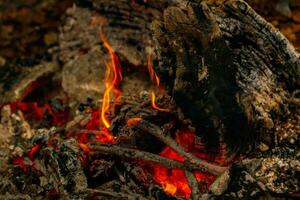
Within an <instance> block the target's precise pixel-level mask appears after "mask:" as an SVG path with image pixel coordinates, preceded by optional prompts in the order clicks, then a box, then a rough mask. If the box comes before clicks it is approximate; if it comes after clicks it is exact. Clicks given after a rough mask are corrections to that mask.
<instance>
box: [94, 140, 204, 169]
mask: <svg viewBox="0 0 300 200" xmlns="http://www.w3.org/2000/svg"><path fill="white" fill-rule="evenodd" d="M90 147H91V149H92V150H93V151H95V152H93V153H96V154H97V153H100V154H106V155H114V156H119V157H123V158H127V159H134V160H143V161H148V162H151V163H156V164H159V165H162V166H165V167H167V168H170V169H173V168H178V169H183V170H189V171H194V170H201V168H200V167H199V166H197V165H194V164H192V163H188V162H184V163H182V162H179V161H177V160H172V159H169V158H165V157H162V156H159V155H156V154H153V153H149V152H145V151H140V150H136V149H129V148H124V147H119V146H116V145H91V146H90Z"/></svg>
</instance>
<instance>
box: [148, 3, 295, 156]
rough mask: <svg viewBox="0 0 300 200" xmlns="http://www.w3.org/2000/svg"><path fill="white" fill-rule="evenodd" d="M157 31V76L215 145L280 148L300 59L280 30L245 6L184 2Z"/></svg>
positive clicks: (167, 12) (166, 13) (168, 11)
mask: <svg viewBox="0 0 300 200" xmlns="http://www.w3.org/2000/svg"><path fill="white" fill-rule="evenodd" d="M152 29H153V33H154V38H155V41H156V50H157V51H156V54H157V57H158V60H157V63H156V68H155V70H156V72H157V73H158V74H159V76H160V77H161V79H162V82H164V84H165V85H166V86H167V89H168V91H169V93H170V94H171V95H172V96H173V98H174V100H175V101H176V103H177V104H178V105H179V107H180V108H181V109H182V111H183V113H185V114H186V115H187V116H188V117H190V118H191V120H192V121H193V123H194V125H195V126H196V128H197V133H198V134H200V135H202V136H203V137H204V138H206V140H207V142H208V144H210V146H218V143H219V142H220V141H225V143H226V144H227V145H228V146H229V147H230V149H231V150H238V149H247V148H248V147H249V146H250V145H251V144H253V143H254V141H255V139H256V138H257V136H258V137H259V138H261V139H262V140H263V141H264V142H265V143H267V144H272V143H273V142H274V133H275V134H276V128H278V127H276V126H275V125H274V124H275V123H274V121H276V120H278V119H281V117H282V116H284V115H285V116H286V115H287V114H289V113H290V112H295V110H293V109H292V110H291V109H290V107H289V105H290V104H289V99H290V98H291V96H292V94H293V92H294V91H296V90H297V89H299V84H300V82H299V81H300V78H299V76H300V59H299V54H298V53H297V52H296V51H295V50H294V48H293V47H292V45H291V44H290V43H289V42H288V41H287V39H285V37H284V36H283V35H282V34H281V33H279V31H277V30H276V29H275V28H274V27H272V26H271V25H270V24H269V23H267V22H266V21H265V20H264V19H262V18H261V17H260V16H259V15H258V14H256V13H255V11H254V10H252V8H251V7H250V6H249V5H248V4H247V3H245V2H244V1H240V0H228V1H189V2H182V3H179V4H178V5H177V6H170V7H169V8H167V9H166V10H164V14H163V17H162V18H161V19H160V20H156V21H154V23H153V25H152ZM296 123H298V122H296ZM279 126H280V125H279Z"/></svg>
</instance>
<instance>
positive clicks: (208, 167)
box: [132, 120, 228, 175]
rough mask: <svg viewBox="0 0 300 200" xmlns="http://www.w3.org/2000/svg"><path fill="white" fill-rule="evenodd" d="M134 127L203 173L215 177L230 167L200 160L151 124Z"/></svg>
mask: <svg viewBox="0 0 300 200" xmlns="http://www.w3.org/2000/svg"><path fill="white" fill-rule="evenodd" d="M132 127H133V128H136V129H139V130H141V131H144V132H146V133H149V134H151V135H153V136H154V137H156V138H157V139H159V140H160V141H162V142H163V143H165V144H166V145H167V146H170V147H171V148H172V149H173V150H174V151H176V152H177V153H179V154H180V155H182V156H183V157H184V158H186V159H187V160H188V161H190V163H192V164H194V165H197V166H199V168H200V169H201V171H202V172H206V171H207V172H209V173H211V174H214V175H220V174H222V173H223V172H225V171H226V170H227V169H228V167H221V166H218V165H214V164H211V163H208V162H205V161H203V160H201V159H200V158H198V157H196V156H194V155H193V154H191V153H189V152H187V151H185V149H184V148H183V147H182V146H180V145H179V144H178V143H177V142H176V141H175V140H174V139H173V138H172V137H171V136H169V135H166V134H164V132H163V130H162V129H161V128H160V127H158V126H156V125H154V124H152V123H150V122H147V121H145V120H141V121H140V122H139V123H136V124H134V125H133V126H132Z"/></svg>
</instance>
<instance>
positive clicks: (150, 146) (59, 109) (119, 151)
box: [0, 7, 300, 200]
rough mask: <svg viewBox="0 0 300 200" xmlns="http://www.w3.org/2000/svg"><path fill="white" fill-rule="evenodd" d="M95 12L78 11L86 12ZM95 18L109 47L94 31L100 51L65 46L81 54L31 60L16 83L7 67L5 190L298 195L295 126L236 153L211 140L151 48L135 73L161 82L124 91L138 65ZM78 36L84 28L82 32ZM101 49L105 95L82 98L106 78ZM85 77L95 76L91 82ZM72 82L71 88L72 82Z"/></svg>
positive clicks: (1, 155) (23, 195) (9, 194)
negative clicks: (163, 81)
mask: <svg viewBox="0 0 300 200" xmlns="http://www.w3.org/2000/svg"><path fill="white" fill-rule="evenodd" d="M72 10H73V11H74V12H75V10H76V8H75V7H74V8H72V9H71V11H72ZM77 12H78V11H77ZM80 12H81V11H80ZM81 13H83V14H85V12H81ZM71 14H72V13H71ZM90 17H91V16H90V15H88V17H82V18H81V17H80V16H79V17H78V16H77V18H78V20H84V19H86V18H88V19H90ZM94 20H96V21H93V23H94V25H93V26H95V25H96V26H99V27H100V29H99V34H98V37H99V36H100V37H99V38H100V39H101V40H102V44H104V45H103V49H101V50H98V47H99V46H98V45H99V44H98V43H97V42H96V40H94V39H92V40H91V41H92V42H94V43H96V44H94V43H93V45H92V47H93V48H91V49H93V51H92V50H91V51H88V50H86V49H85V48H79V49H80V50H79V51H80V52H81V51H88V53H86V54H85V55H84V56H82V57H85V56H86V55H88V56H91V58H90V57H89V58H88V59H87V58H86V57H85V58H84V59H83V58H76V56H77V53H78V52H76V54H71V53H70V52H69V54H67V55H68V56H71V55H73V56H74V57H75V58H74V60H72V59H73V58H72V59H71V61H70V62H69V63H68V64H66V65H65V66H64V69H63V70H62V71H60V69H59V67H58V66H56V64H53V63H50V64H49V63H48V64H41V65H37V66H33V67H32V68H30V69H28V70H27V69H26V70H25V72H23V75H24V74H26V76H22V73H19V72H18V71H16V72H14V71H12V72H11V75H7V76H8V77H10V78H11V79H10V81H11V82H12V83H10V82H9V83H8V82H5V77H6V73H4V76H3V77H4V79H2V77H0V78H1V79H0V91H4V92H3V93H4V95H3V97H0V104H1V118H0V119H1V122H0V199H32V198H33V199H42V198H46V199H155V200H156V199H158V200H159V199H162V200H164V199H193V200H194V199H195V200H198V199H255V198H258V197H269V194H270V193H271V194H272V195H274V196H276V195H278V197H280V196H281V195H284V196H289V197H297V195H299V194H298V193H295V192H297V191H299V182H298V179H299V171H300V169H299V157H300V155H299V149H298V147H297V145H294V143H295V142H298V141H299V140H298V139H297V135H296V134H294V133H293V134H292V133H291V134H290V135H291V136H292V137H295V139H294V141H293V144H292V143H290V140H288V139H290V138H289V136H287V138H285V139H283V140H280V141H282V142H279V143H278V144H276V146H277V148H273V149H269V147H268V146H266V145H265V144H261V145H259V146H258V147H259V148H260V151H253V152H251V153H249V154H247V155H232V154H228V153H227V151H226V150H227V149H226V145H225V144H223V143H222V141H220V143H221V145H220V146H221V147H220V148H219V149H212V148H211V147H210V148H208V147H207V146H205V145H204V144H203V142H202V140H201V138H199V137H198V136H197V135H196V134H195V133H194V128H193V124H192V123H191V121H190V120H189V119H187V118H186V117H185V116H184V115H183V114H182V112H181V111H180V109H179V108H178V107H177V105H176V104H175V103H174V102H173V100H172V97H170V96H168V95H167V94H166V93H165V92H164V91H163V88H162V87H161V85H160V80H159V77H158V76H157V74H156V73H155V72H154V71H153V68H152V61H151V55H149V56H148V60H147V61H148V63H147V64H144V66H140V65H141V64H140V63H138V64H136V65H135V66H133V65H134V64H131V66H130V67H128V68H133V69H135V70H136V71H138V70H137V68H139V67H140V68H143V69H144V70H139V71H138V75H137V76H139V77H142V78H140V79H142V80H143V77H148V79H149V80H146V79H145V80H143V81H141V80H139V81H141V82H143V83H144V82H146V83H148V82H149V83H151V81H152V82H153V84H152V85H151V86H148V87H147V90H141V84H139V83H141V82H138V81H137V80H138V79H133V80H130V83H131V84H132V85H137V86H136V88H139V89H140V90H139V91H135V89H136V88H134V87H132V88H131V89H129V90H128V92H127V93H125V92H124V93H122V92H123V90H122V89H126V87H125V84H124V82H121V81H123V79H126V75H127V76H128V75H131V74H133V72H132V71H134V70H132V69H131V71H130V70H128V69H127V68H122V64H124V63H125V62H123V63H122V62H121V61H120V60H119V58H118V56H117V53H116V52H114V49H113V48H112V47H111V46H110V44H109V43H108V41H107V40H106V38H105V36H104V35H103V33H102V29H101V28H102V25H103V21H102V20H100V24H99V21H98V18H95V19H94ZM87 21H88V20H87ZM71 22H72V23H71ZM74 23H75V21H74V20H70V24H73V25H74ZM73 25H72V26H73ZM86 26H88V27H89V28H90V29H93V31H94V29H95V27H93V26H90V25H86ZM78 27H81V26H77V28H78ZM64 28H65V31H68V30H70V29H72V28H71V27H69V28H68V27H64ZM81 28H83V29H84V28H85V27H84V26H83V27H81ZM72 30H76V29H75V28H74V29H72ZM89 31H91V32H92V33H93V36H94V35H96V34H94V32H95V33H96V31H94V32H93V31H92V30H89ZM83 33H84V34H87V32H83ZM73 36H76V38H77V34H74V35H73ZM95 37H96V36H95ZM80 38H81V39H82V38H83V39H88V38H89V37H80ZM84 44H85V45H87V46H88V45H89V44H88V42H84ZM76 45H78V43H76V42H75V46H76ZM94 45H95V46H94ZM94 47H95V48H94ZM103 52H104V53H105V54H103V55H102V54H101V53H103ZM81 53H82V52H81ZM123 54H125V53H124V52H123ZM128 54H129V55H131V54H130V53H128V52H127V53H126V55H128ZM104 55H105V56H104ZM93 56H95V57H93ZM123 56H124V55H123ZM145 57H146V56H145ZM76 59H77V60H76ZM80 59H82V60H80ZM97 59H99V60H100V59H102V60H100V61H99V62H100V64H101V63H106V73H105V72H104V71H102V72H104V73H102V74H101V76H102V75H103V74H105V75H106V76H105V77H103V79H105V82H104V84H102V83H101V82H99V85H100V84H102V85H104V86H105V87H104V91H103V94H102V96H101V97H100V96H99V98H98V99H102V100H101V101H100V102H99V101H97V100H91V99H87V100H81V101H79V100H78V99H86V95H85V94H86V93H89V92H86V93H81V91H90V90H95V91H98V90H100V89H99V88H96V89H95V87H94V83H95V82H96V84H98V82H97V79H96V78H95V77H97V76H98V73H94V72H99V71H97V70H87V71H91V73H90V72H89V73H87V74H89V75H90V76H88V77H87V76H85V75H86V74H85V73H83V71H84V70H83V69H84V68H87V66H91V68H96V69H98V68H99V69H100V68H101V67H103V68H104V66H105V65H104V66H99V65H100V64H99V63H96V60H97ZM132 59H133V58H132ZM140 59H141V58H140ZM91 60H92V61H91ZM142 60H143V59H141V60H140V62H142ZM62 61H63V59H62ZM127 62H130V59H127ZM91 63H92V64H91ZM127 64H128V63H127ZM81 65H82V66H81ZM74 66H75V67H74ZM137 66H139V67H137ZM4 67H8V65H6V66H4ZM134 67H135V68H134ZM8 68H9V67H8ZM66 68H67V69H68V70H69V71H68V70H67V69H66ZM74 68H76V69H75V70H74ZM147 68H148V70H147ZM2 69H4V68H2ZM9 69H10V68H9ZM0 70H1V69H0ZM73 70H74V71H76V75H78V74H80V75H82V76H78V77H79V78H78V79H76V78H75V79H74V77H72V76H71V75H70V74H72V73H70V72H74V71H73ZM126 70H128V71H126ZM3 71H4V70H3ZM147 71H148V72H149V73H146V72H147ZM0 72H2V71H0ZM125 72H126V74H125ZM17 74H21V75H19V76H16V75H17ZM95 74H97V75H95ZM145 74H147V76H145ZM68 75H69V76H68ZM92 75H93V76H92ZM123 75H124V76H123ZM149 75H150V76H149ZM81 77H83V78H85V79H93V78H90V77H94V79H93V80H92V81H91V80H89V81H87V82H84V81H83V83H84V84H83V83H82V82H80V79H81ZM74 80H75V81H74ZM150 80H151V81H150ZM90 81H91V82H93V84H91V83H89V82H90ZM127 82H128V79H127ZM49 83H51V84H49ZM61 83H62V84H61ZM88 83H89V84H88ZM61 85H62V87H63V88H61ZM145 85H147V84H145ZM70 86H72V89H70V88H71V87H70ZM73 86H74V87H73ZM77 86H78V87H77ZM122 86H124V87H123V88H122ZM127 86H128V85H127ZM5 88H6V89H5ZM68 88H69V90H72V92H70V91H69V92H68V91H66V90H68ZM78 88H79V89H78ZM61 90H64V91H61ZM65 93H67V94H65ZM74 93H76V95H74ZM72 95H74V96H76V98H75V97H72ZM95 96H96V95H95ZM79 97H80V98H79ZM3 102H4V103H3ZM185 103H189V102H185ZM295 120H298V118H295ZM206 134H209V133H206ZM287 141H288V142H287Z"/></svg>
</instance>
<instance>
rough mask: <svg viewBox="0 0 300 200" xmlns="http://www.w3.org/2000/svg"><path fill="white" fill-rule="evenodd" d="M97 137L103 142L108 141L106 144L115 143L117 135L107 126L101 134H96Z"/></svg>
mask: <svg viewBox="0 0 300 200" xmlns="http://www.w3.org/2000/svg"><path fill="white" fill-rule="evenodd" d="M95 138H96V139H97V140H98V141H100V142H102V143H106V144H114V143H115V137H114V136H113V135H112V134H111V133H110V132H109V130H108V129H107V128H105V127H104V128H103V129H102V130H101V132H100V133H99V134H96V135H95Z"/></svg>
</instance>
